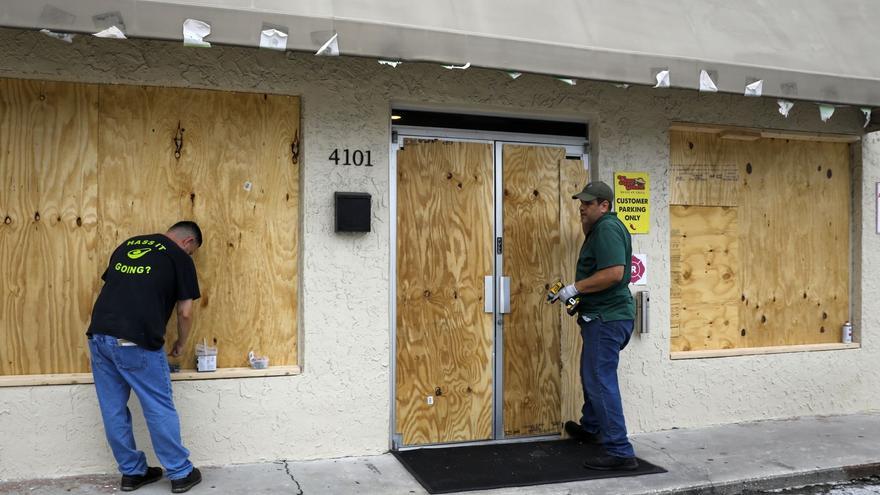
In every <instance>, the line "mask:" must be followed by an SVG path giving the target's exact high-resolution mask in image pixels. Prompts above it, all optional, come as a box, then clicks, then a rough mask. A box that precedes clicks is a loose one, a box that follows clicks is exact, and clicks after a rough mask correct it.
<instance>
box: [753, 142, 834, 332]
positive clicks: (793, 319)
mask: <svg viewBox="0 0 880 495" xmlns="http://www.w3.org/2000/svg"><path fill="white" fill-rule="evenodd" d="M750 146H751V147H752V152H751V153H750V155H751V158H752V159H751V160H750V162H748V163H747V164H744V165H743V167H744V168H746V167H748V169H749V170H750V171H751V173H749V172H748V171H745V170H744V171H743V173H742V177H743V186H742V199H741V205H742V206H741V207H740V208H739V214H740V216H739V224H740V233H741V238H740V242H741V243H742V253H743V264H742V279H743V294H742V298H741V302H740V321H741V325H742V330H745V332H746V339H747V340H746V342H747V347H764V346H776V345H797V344H820V343H833V342H840V327H841V325H842V324H843V322H844V321H846V320H848V319H850V314H849V308H850V302H849V287H850V282H849V281H850V278H849V277H850V253H851V251H852V249H851V243H850V209H851V205H852V199H851V197H852V194H851V173H850V158H849V156H850V155H849V145H848V144H846V143H829V142H818V143H816V142H806V141H787V140H782V139H762V140H761V141H758V142H755V143H753V144H750Z"/></svg>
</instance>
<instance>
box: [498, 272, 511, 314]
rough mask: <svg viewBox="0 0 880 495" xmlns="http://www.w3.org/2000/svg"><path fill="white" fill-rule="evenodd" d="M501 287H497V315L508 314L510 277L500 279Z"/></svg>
mask: <svg viewBox="0 0 880 495" xmlns="http://www.w3.org/2000/svg"><path fill="white" fill-rule="evenodd" d="M500 285H501V287H499V292H500V294H499V296H500V297H499V298H498V306H499V308H498V309H499V311H498V312H499V313H502V314H506V313H510V277H501V284H500Z"/></svg>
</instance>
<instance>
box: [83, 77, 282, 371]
mask: <svg viewBox="0 0 880 495" xmlns="http://www.w3.org/2000/svg"><path fill="white" fill-rule="evenodd" d="M101 121H102V125H101V131H100V165H99V168H100V173H99V189H100V192H101V202H100V217H101V219H102V229H101V232H102V239H103V244H104V246H106V247H107V249H106V252H107V253H108V255H109V252H110V251H112V249H113V247H115V245H117V244H118V243H120V242H122V241H123V240H125V239H126V238H128V237H131V236H133V235H138V234H143V233H150V232H164V231H165V229H166V228H167V227H168V226H170V225H171V224H173V223H174V222H176V221H178V220H182V219H191V220H195V221H196V222H197V223H199V225H200V227H201V228H202V232H203V235H204V241H203V245H202V247H201V249H199V251H197V252H196V254H195V256H194V260H195V263H196V268H197V270H198V275H199V284H200V286H201V292H202V297H201V299H200V300H199V301H197V309H196V313H195V319H194V321H195V323H194V326H193V331H192V334H191V336H190V340H189V342H188V346H187V348H186V350H185V351H184V353H183V356H186V357H184V358H181V359H180V364H181V367H182V368H184V369H187V368H193V367H194V362H193V357H192V356H193V354H194V346H195V343H196V342H199V341H203V340H205V341H207V342H209V343H211V344H212V345H217V346H218V348H219V352H218V367H221V368H226V367H242V366H247V353H248V351H251V350H253V351H255V352H256V353H257V354H260V355H266V356H268V357H269V360H270V364H271V365H291V364H296V360H297V350H296V345H297V342H296V335H297V325H296V321H297V319H296V314H297V287H298V265H297V264H298V255H297V253H298V249H299V248H298V229H297V227H296V226H297V224H298V208H299V169H298V165H297V164H294V163H292V160H291V154H290V143H291V142H292V141H293V140H294V136H297V135H298V133H299V100H298V98H296V97H288V96H274V95H263V94H245V93H228V92H219V91H203V90H187V89H173V88H143V87H131V86H105V87H102V89H101ZM178 126H179V127H180V129H181V130H182V131H181V133H182V136H183V146H182V149H181V156H180V158H179V159H177V158H175V156H174V151H175V145H174V138H175V136H176V135H177V133H178ZM176 333H177V332H176V320H175V318H174V317H172V318H171V321H170V322H169V325H168V331H167V333H166V337H167V341H168V345H171V344H173V342H174V340H175V339H176Z"/></svg>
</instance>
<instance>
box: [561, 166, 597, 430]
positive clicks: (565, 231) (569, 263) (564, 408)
mask: <svg viewBox="0 0 880 495" xmlns="http://www.w3.org/2000/svg"><path fill="white" fill-rule="evenodd" d="M588 180H589V174H588V172H587V170H585V169H584V162H583V161H582V160H568V159H566V160H563V161H562V162H561V163H560V166H559V249H560V255H559V264H560V267H561V271H562V279H563V280H566V281H573V280H574V276H575V271H576V269H577V258H578V254H579V253H580V248H581V244H582V243H583V241H584V232H583V228H582V226H581V220H580V210H579V205H580V202H579V201H577V200H573V199H571V197H572V195H574V194H577V193H579V192H580V191H581V189H582V188H583V187H584V185H585V184H586V183H587V181H588ZM554 306H556V311H557V313H558V314H559V318H560V320H561V322H562V325H561V330H560V333H559V343H560V349H561V352H560V363H561V367H562V371H561V376H560V382H559V389H560V393H561V397H560V409H561V422H565V421H567V420H574V421H578V420H579V419H580V417H581V408H582V407H583V405H584V393H583V387H582V386H581V375H580V370H581V365H580V363H581V348H582V344H581V335H580V327H579V326H578V324H577V319H576V318H575V317H572V316H569V315H568V313H566V312H565V309H563V307H562V305H561V304H559V303H557V304H555V305H554ZM561 426H562V425H559V427H560V428H561Z"/></svg>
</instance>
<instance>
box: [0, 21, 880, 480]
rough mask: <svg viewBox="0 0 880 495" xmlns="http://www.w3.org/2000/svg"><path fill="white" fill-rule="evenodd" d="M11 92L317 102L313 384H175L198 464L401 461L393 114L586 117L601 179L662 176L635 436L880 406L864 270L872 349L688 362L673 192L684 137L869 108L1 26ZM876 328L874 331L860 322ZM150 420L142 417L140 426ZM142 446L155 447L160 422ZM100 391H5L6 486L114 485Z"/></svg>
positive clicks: (307, 187)
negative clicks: (678, 345)
mask: <svg viewBox="0 0 880 495" xmlns="http://www.w3.org/2000/svg"><path fill="white" fill-rule="evenodd" d="M0 47H2V49H0V77H17V78H37V79H51V80H64V81H81V82H92V83H125V84H145V85H167V86H183V87H199V88H213V89H226V90H237V91H268V92H273V93H283V94H292V95H300V96H302V104H303V107H302V108H303V129H304V133H303V138H304V148H303V151H304V162H303V196H302V197H303V200H302V201H303V204H302V215H303V216H302V231H303V237H302V239H303V243H302V249H303V251H302V259H303V263H302V291H301V294H302V296H301V297H302V300H301V302H300V314H301V319H302V321H301V341H300V342H301V346H302V351H303V356H302V360H301V364H302V365H303V373H302V374H301V375H300V376H295V377H273V378H252V379H232V380H216V381H198V382H175V385H174V392H175V400H176V402H177V405H178V409H179V411H180V414H181V420H182V424H183V432H184V439H185V443H186V445H187V446H188V448H189V449H190V450H191V451H192V459H193V461H194V462H195V463H196V464H213V465H217V464H226V463H238V462H252V461H259V460H266V459H281V458H287V459H309V458H319V457H336V456H348V455H356V454H370V453H378V452H383V451H385V450H387V448H388V438H389V414H390V413H389V411H390V390H391V383H390V378H391V369H392V364H391V363H392V362H391V357H390V343H391V332H390V316H389V294H390V292H389V289H390V284H391V280H390V278H389V273H390V270H389V262H390V246H389V228H390V225H391V222H393V221H394V219H393V216H392V213H391V212H390V210H389V197H388V190H389V177H388V149H389V146H388V143H389V139H390V136H389V124H388V123H389V115H390V112H389V109H390V107H391V105H392V103H395V104H396V103H410V104H432V105H439V106H441V107H443V108H456V109H471V110H474V111H495V112H509V113H513V114H517V115H522V116H529V115H536V116H541V117H544V118H554V117H563V118H572V117H575V118H581V119H587V120H589V122H590V125H591V126H592V138H593V144H594V146H596V147H597V153H596V156H597V160H596V161H595V162H594V168H595V169H596V170H598V175H599V177H600V178H602V179H603V180H606V181H609V182H610V180H611V174H612V171H613V170H637V171H647V172H649V173H650V174H651V181H652V182H651V187H652V202H653V204H652V212H651V218H652V220H651V221H652V225H651V232H650V234H648V235H643V236H635V240H634V251H635V252H645V253H648V255H649V263H650V265H649V270H650V271H649V281H650V285H649V286H648V289H649V290H651V292H652V306H651V320H652V329H651V333H650V334H648V335H645V336H641V337H638V338H634V340H633V342H632V344H631V345H630V347H629V348H627V350H626V351H625V352H624V354H623V357H622V365H621V380H622V388H623V395H624V399H625V404H624V407H625V410H626V413H627V419H628V423H629V425H630V427H631V430H632V431H634V432H638V431H649V430H658V429H666V428H671V427H674V426H677V427H689V426H701V425H708V424H718V423H729V422H737V421H747V420H755V419H765V418H780V417H790V416H798V415H813V414H842V413H851V412H857V411H865V410H873V409H880V395H878V394H876V393H875V392H876V390H877V389H878V385H880V377H878V374H877V372H876V371H874V370H875V365H874V364H875V363H876V362H877V361H878V359H880V345H878V343H877V339H876V338H874V335H875V333H876V332H877V329H878V328H880V321H878V319H877V316H876V311H874V308H876V306H877V305H876V303H874V302H873V301H876V300H877V297H878V295H880V286H878V283H877V282H876V281H874V280H872V279H871V277H861V276H860V275H859V274H856V280H857V281H859V283H860V284H861V286H859V287H857V290H856V291H855V293H856V295H857V296H858V297H860V299H857V300H856V301H855V303H856V304H860V303H862V302H863V301H864V303H865V304H866V306H865V307H864V308H863V314H864V318H863V321H862V322H861V324H862V331H861V335H862V342H863V347H862V349H859V350H847V351H829V352H814V353H793V354H781V355H770V356H746V357H735V358H723V359H707V360H687V361H670V360H669V358H668V347H669V307H668V298H669V289H668V286H669V273H668V270H667V267H668V262H669V253H668V239H669V229H668V205H667V192H668V183H667V176H666V169H667V164H668V159H669V157H668V154H669V146H668V139H667V128H668V126H669V123H670V122H671V121H689V122H703V123H717V124H735V125H741V126H749V127H769V128H779V129H792V130H810V131H828V132H850V133H858V132H860V130H861V128H860V124H861V115H860V114H859V113H858V111H857V110H856V109H839V110H838V112H837V113H836V114H835V115H834V117H833V118H832V120H831V121H830V122H829V123H827V124H822V123H821V122H820V120H819V118H818V110H817V108H816V107H815V105H808V104H802V105H796V106H795V108H794V110H793V111H792V114H791V116H790V117H789V119H787V120H786V119H783V118H782V117H781V116H780V115H779V114H778V113H777V111H776V103H775V101H774V100H772V99H747V98H744V97H740V96H731V95H701V94H698V93H696V92H693V91H685V90H662V91H661V90H653V89H650V88H638V87H630V88H628V89H622V88H617V87H615V86H614V85H612V84H609V83H589V82H585V81H580V82H579V83H578V85H577V86H574V87H571V86H567V85H565V84H563V83H561V82H559V81H556V80H554V79H552V78H549V77H543V76H535V75H525V76H523V77H521V78H519V79H517V80H511V79H510V78H509V77H508V76H507V75H506V74H505V73H503V72H500V71H493V70H481V69H471V70H468V71H449V70H445V69H443V68H441V67H439V66H435V65H432V64H430V65H429V64H403V65H401V66H400V67H398V68H397V69H391V68H389V67H385V66H380V65H379V64H377V63H376V61H375V60H370V59H358V58H347V57H341V58H318V57H314V56H312V55H310V54H282V53H277V52H269V51H260V50H254V49H244V48H229V47H225V48H224V47H216V46H215V47H214V48H211V49H186V48H183V47H182V46H180V45H179V44H176V43H165V42H149V41H131V40H129V41H119V40H100V39H95V38H91V37H82V36H81V37H78V38H77V39H76V40H75V42H74V43H73V44H65V43H62V42H59V41H56V40H53V39H50V38H48V37H46V36H43V35H41V34H38V33H34V32H24V31H15V30H2V29H0ZM870 141H871V142H872V143H873V145H872V146H873V148H872V147H871V146H868V147H867V149H866V150H865V152H864V159H863V162H864V175H865V177H864V185H861V187H862V189H863V194H862V198H863V199H862V205H861V206H862V207H863V208H864V209H865V212H866V214H865V215H863V217H862V222H863V226H864V232H863V233H858V230H857V233H858V235H860V240H861V247H860V249H861V251H860V252H857V253H856V256H857V257H860V259H859V262H858V263H856V266H858V267H860V269H861V271H862V273H867V274H870V273H878V269H880V249H878V248H880V242H878V236H877V235H876V234H875V233H874V224H873V222H874V220H875V218H874V214H873V209H874V204H873V187H874V186H873V184H874V182H875V181H880V151H878V148H880V138H878V137H877V136H876V135H875V136H871V137H870ZM336 147H348V148H366V149H371V150H372V151H373V157H374V160H373V161H374V163H375V164H376V166H374V167H372V168H364V167H359V168H355V167H337V166H334V165H333V164H332V163H330V162H329V161H328V160H327V157H328V155H329V154H330V152H331V150H332V149H334V148H336ZM342 190H351V191H365V192H369V193H371V194H372V195H373V198H374V202H373V207H374V212H373V232H371V233H369V234H361V235H337V234H335V233H333V229H332V219H333V209H332V198H333V194H332V193H333V191H342ZM858 323H859V322H857V324H858ZM133 413H134V415H135V417H136V418H137V417H139V415H140V411H139V409H136V408H135V410H134V411H133ZM136 423H137V425H138V431H137V438H138V440H139V441H140V443H141V444H142V445H143V446H145V447H146V446H149V443H148V442H149V440H148V436H147V434H146V432H145V429H144V427H143V421H142V420H141V419H136ZM113 470H114V463H113V460H112V457H111V455H110V452H109V449H108V448H107V446H106V444H105V441H104V437H103V429H102V426H101V421H100V415H99V413H98V408H97V403H96V399H95V395H94V389H93V387H92V386H91V385H71V386H43V387H20V388H0V479H10V478H11V479H14V478H28V477H37V476H61V475H65V474H76V473H85V472H111V471H113Z"/></svg>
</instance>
